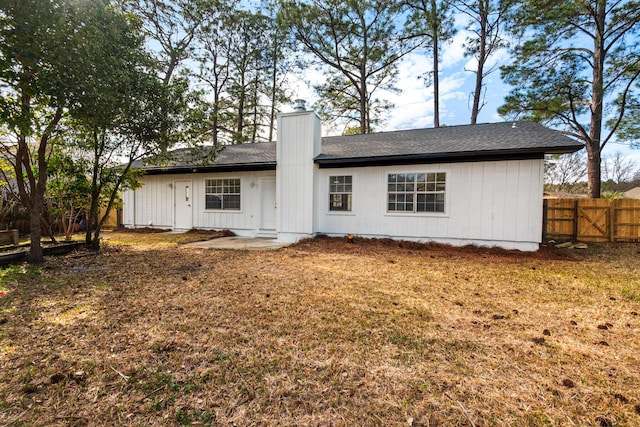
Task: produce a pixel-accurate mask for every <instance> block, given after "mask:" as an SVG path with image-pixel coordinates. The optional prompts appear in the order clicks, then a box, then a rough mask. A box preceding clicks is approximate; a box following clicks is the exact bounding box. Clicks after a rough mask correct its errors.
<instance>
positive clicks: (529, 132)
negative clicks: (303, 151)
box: [134, 121, 583, 173]
mask: <svg viewBox="0 0 640 427" xmlns="http://www.w3.org/2000/svg"><path fill="white" fill-rule="evenodd" d="M582 147H583V144H582V143H580V142H578V141H575V140H573V139H571V138H568V137H567V136H564V135H563V134H562V133H560V132H558V131H555V130H552V129H549V128H546V127H544V126H542V125H540V124H537V123H533V122H525V121H520V122H503V123H487V124H478V125H460V126H447V127H441V128H429V129H415V130H401V131H393V132H381V133H372V134H365V135H347V136H330V137H323V138H322V149H321V152H320V154H319V155H318V156H317V157H316V158H315V159H314V160H315V161H316V162H317V163H319V164H320V165H321V166H323V165H324V166H331V165H340V164H343V165H344V164H354V165H366V164H367V163H371V164H380V162H383V161H384V162H387V164H391V163H393V162H394V161H396V160H397V161H399V162H402V161H404V162H406V161H408V160H409V161H414V162H418V161H420V162H429V161H442V160H443V159H445V160H446V159H449V160H451V161H457V160H466V161H469V160H473V159H474V158H477V159H478V160H480V159H482V158H486V157H487V156H492V157H496V158H499V157H501V156H505V157H506V156H509V155H511V156H513V155H532V154H535V155H539V156H541V155H543V154H550V153H567V152H573V151H577V150H579V149H580V148H582ZM171 154H172V156H173V158H174V160H171V161H169V162H167V163H165V164H164V165H142V164H136V165H134V166H136V167H142V168H143V169H146V170H147V171H148V172H150V173H154V171H155V173H163V172H164V173H170V172H173V173H175V172H178V171H190V170H193V169H194V168H196V169H198V170H232V169H236V170H240V169H245V170H248V169H253V170H255V169H275V165H276V144H275V142H261V143H253V144H240V145H230V146H226V147H225V148H224V149H223V150H222V151H221V152H220V153H219V155H218V157H217V158H216V159H215V161H214V162H213V163H211V164H207V163H206V162H204V161H203V160H202V158H203V157H202V156H198V155H197V154H195V152H194V151H193V150H190V149H180V150H175V151H173V152H172V153H171ZM383 159H384V160H383Z"/></svg>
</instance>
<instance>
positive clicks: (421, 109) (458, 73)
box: [291, 22, 640, 167]
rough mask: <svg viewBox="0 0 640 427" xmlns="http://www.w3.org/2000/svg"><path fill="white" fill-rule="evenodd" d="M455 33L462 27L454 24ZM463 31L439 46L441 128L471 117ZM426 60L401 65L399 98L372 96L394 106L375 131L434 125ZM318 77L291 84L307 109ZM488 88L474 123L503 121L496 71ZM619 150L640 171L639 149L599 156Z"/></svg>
mask: <svg viewBox="0 0 640 427" xmlns="http://www.w3.org/2000/svg"><path fill="white" fill-rule="evenodd" d="M457 24H458V28H462V27H464V23H463V22H457ZM466 37H467V32H466V31H464V30H462V31H458V33H457V34H456V35H455V36H454V39H453V40H452V42H451V43H450V44H449V45H447V46H445V47H443V49H442V61H441V64H440V123H441V125H461V124H468V123H469V121H470V116H471V109H470V105H471V98H470V96H471V93H472V91H473V87H474V83H475V74H473V73H472V72H469V71H465V69H473V68H474V66H473V65H474V59H473V58H468V57H465V56H464V49H463V43H464V41H465V38H466ZM509 58H510V54H509V52H508V51H507V50H506V49H505V50H502V51H499V52H497V53H496V54H495V55H494V56H493V57H492V58H491V59H490V64H489V65H490V66H492V65H495V64H505V63H508V61H509ZM431 62H432V59H431V57H430V56H428V55H425V54H422V53H419V52H414V53H412V54H410V55H408V56H407V57H406V58H405V59H404V60H403V61H402V63H401V64H400V67H399V68H400V73H399V76H398V80H397V82H396V84H395V86H396V88H397V89H399V90H400V92H399V93H394V92H380V93H378V94H377V95H378V96H379V97H380V98H385V99H387V100H389V101H391V102H392V103H393V104H394V106H395V107H394V108H393V109H392V110H391V111H390V113H389V116H388V118H387V120H385V122H384V123H383V124H382V126H380V128H379V130H380V131H390V130H399V129H415V128H425V127H432V126H433V88H432V87H426V86H425V84H424V81H423V80H422V79H421V78H420V77H419V76H420V75H421V74H423V73H424V72H425V71H431V70H432V64H431ZM323 79H324V76H323V73H322V72H321V70H319V69H313V68H312V69H306V70H304V72H302V73H301V74H300V75H297V76H295V77H294V78H293V79H292V80H291V81H292V88H291V90H292V92H293V95H294V98H298V97H299V98H302V99H305V100H306V101H307V105H311V104H312V103H313V102H314V101H315V100H316V99H317V97H316V95H315V93H314V91H313V87H312V86H313V84H314V83H318V82H322V81H323ZM485 83H486V86H487V92H486V99H485V100H486V105H485V106H484V107H483V109H482V110H481V112H480V115H479V117H478V123H489V122H500V121H504V120H505V119H504V118H502V117H501V116H500V115H499V114H498V111H497V110H498V107H500V106H501V105H502V104H503V103H504V98H505V96H506V95H507V94H508V93H509V91H510V87H509V86H508V85H506V84H504V83H503V82H502V80H501V78H500V71H499V70H498V69H496V71H495V72H493V73H492V74H490V75H489V76H488V77H487V78H485ZM339 131H340V130H336V129H328V128H327V129H323V133H324V134H336V133H338V132H339ZM616 151H620V152H622V153H623V154H624V155H625V156H628V157H629V158H632V159H633V160H634V161H635V162H636V163H638V166H639V167H640V149H631V148H630V147H629V146H628V145H627V144H616V143H611V142H609V143H608V145H607V146H606V147H605V149H604V151H603V154H604V155H605V156H607V155H612V154H613V153H614V152H616Z"/></svg>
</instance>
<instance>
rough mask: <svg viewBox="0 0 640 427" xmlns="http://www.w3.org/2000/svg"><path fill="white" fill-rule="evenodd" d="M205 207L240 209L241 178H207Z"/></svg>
mask: <svg viewBox="0 0 640 427" xmlns="http://www.w3.org/2000/svg"><path fill="white" fill-rule="evenodd" d="M205 209H216V210H217V209H220V210H232V211H239V210H240V179H206V180H205Z"/></svg>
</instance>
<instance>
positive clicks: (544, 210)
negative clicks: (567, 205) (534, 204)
mask: <svg viewBox="0 0 640 427" xmlns="http://www.w3.org/2000/svg"><path fill="white" fill-rule="evenodd" d="M548 209H549V201H548V200H547V199H544V200H542V241H543V242H546V241H547V221H548V215H549V214H548V212H547V211H548Z"/></svg>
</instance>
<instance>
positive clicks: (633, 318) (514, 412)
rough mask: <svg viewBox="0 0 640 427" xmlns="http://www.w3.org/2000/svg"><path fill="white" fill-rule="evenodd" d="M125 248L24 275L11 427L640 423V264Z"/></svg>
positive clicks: (353, 249) (121, 239)
mask: <svg viewBox="0 0 640 427" xmlns="http://www.w3.org/2000/svg"><path fill="white" fill-rule="evenodd" d="M105 237H107V239H108V240H107V241H106V242H107V244H106V245H105V247H104V250H103V251H102V252H101V253H99V254H94V255H92V256H82V255H83V254H82V253H79V254H75V255H73V256H63V257H60V258H55V259H54V258H51V259H49V260H48V261H47V263H46V265H45V266H44V267H43V268H42V269H40V270H38V271H27V270H25V271H22V272H18V273H19V274H18V273H16V274H12V275H10V276H7V277H8V279H7V280H6V283H5V284H4V286H6V289H7V291H6V292H7V295H6V296H5V298H2V299H1V300H0V324H1V327H0V424H23V425H56V424H76V425H82V424H83V423H84V424H91V423H93V424H97V425H296V424H297V425H400V424H404V423H406V424H407V425H413V426H422V425H452V426H455V425H459V426H463V425H471V424H472V423H474V424H476V425H491V424H496V425H515V426H518V425H541V424H554V425H559V424H563V423H567V422H568V421H567V420H570V422H569V424H575V425H594V423H596V425H598V424H600V425H606V422H612V423H613V422H617V421H616V420H626V421H625V422H628V423H629V425H633V424H639V423H640V409H639V408H640V392H639V387H638V384H640V373H638V371H637V366H638V365H639V364H640V355H639V354H638V352H637V348H639V347H640V342H639V340H640V338H639V333H638V332H639V331H640V323H639V322H640V319H638V316H637V313H638V311H640V299H638V298H636V297H635V296H634V295H636V294H634V293H633V290H632V289H631V290H630V289H629V288H628V283H638V282H640V266H637V262H634V260H635V261H637V259H636V257H637V254H636V251H637V250H636V247H635V246H620V247H619V249H618V252H615V251H614V250H613V249H610V248H608V247H607V249H606V251H607V256H606V257H600V256H599V254H598V252H597V250H598V247H597V246H592V245H590V248H589V250H588V251H584V252H579V254H577V255H576V252H572V253H571V254H570V256H569V255H567V254H565V253H557V252H554V250H553V249H550V248H546V249H545V248H543V250H542V251H541V252H540V253H535V254H524V253H518V252H509V251H504V250H493V249H479V248H472V247H467V248H451V247H446V246H442V245H419V244H415V243H409V242H394V241H386V240H381V241H380V240H378V241H376V240H367V239H362V238H355V239H353V240H352V241H351V242H350V241H349V240H348V239H330V238H324V239H313V240H308V241H304V242H301V243H300V244H298V245H295V246H292V247H289V248H285V249H282V250H278V251H270V252H253V251H230V250H204V249H191V248H185V247H182V246H181V243H185V242H187V241H193V240H194V239H196V240H197V239H205V238H211V237H212V235H211V234H210V233H209V234H207V233H202V234H199V233H197V232H192V233H186V234H184V235H177V234H167V233H148V234H147V233H143V232H138V233H109V234H105ZM574 257H579V258H574ZM577 261H579V262H577ZM550 283H551V284H553V286H550ZM599 325H601V326H605V327H606V328H599ZM614 325H616V326H614ZM624 325H626V326H624ZM551 331H553V333H551ZM605 337H606V340H607V341H606V343H607V345H605V344H602V343H604V342H605V341H603V338H605ZM611 373H612V374H611ZM89 420H90V421H89ZM603 423H604V424H603Z"/></svg>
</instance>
